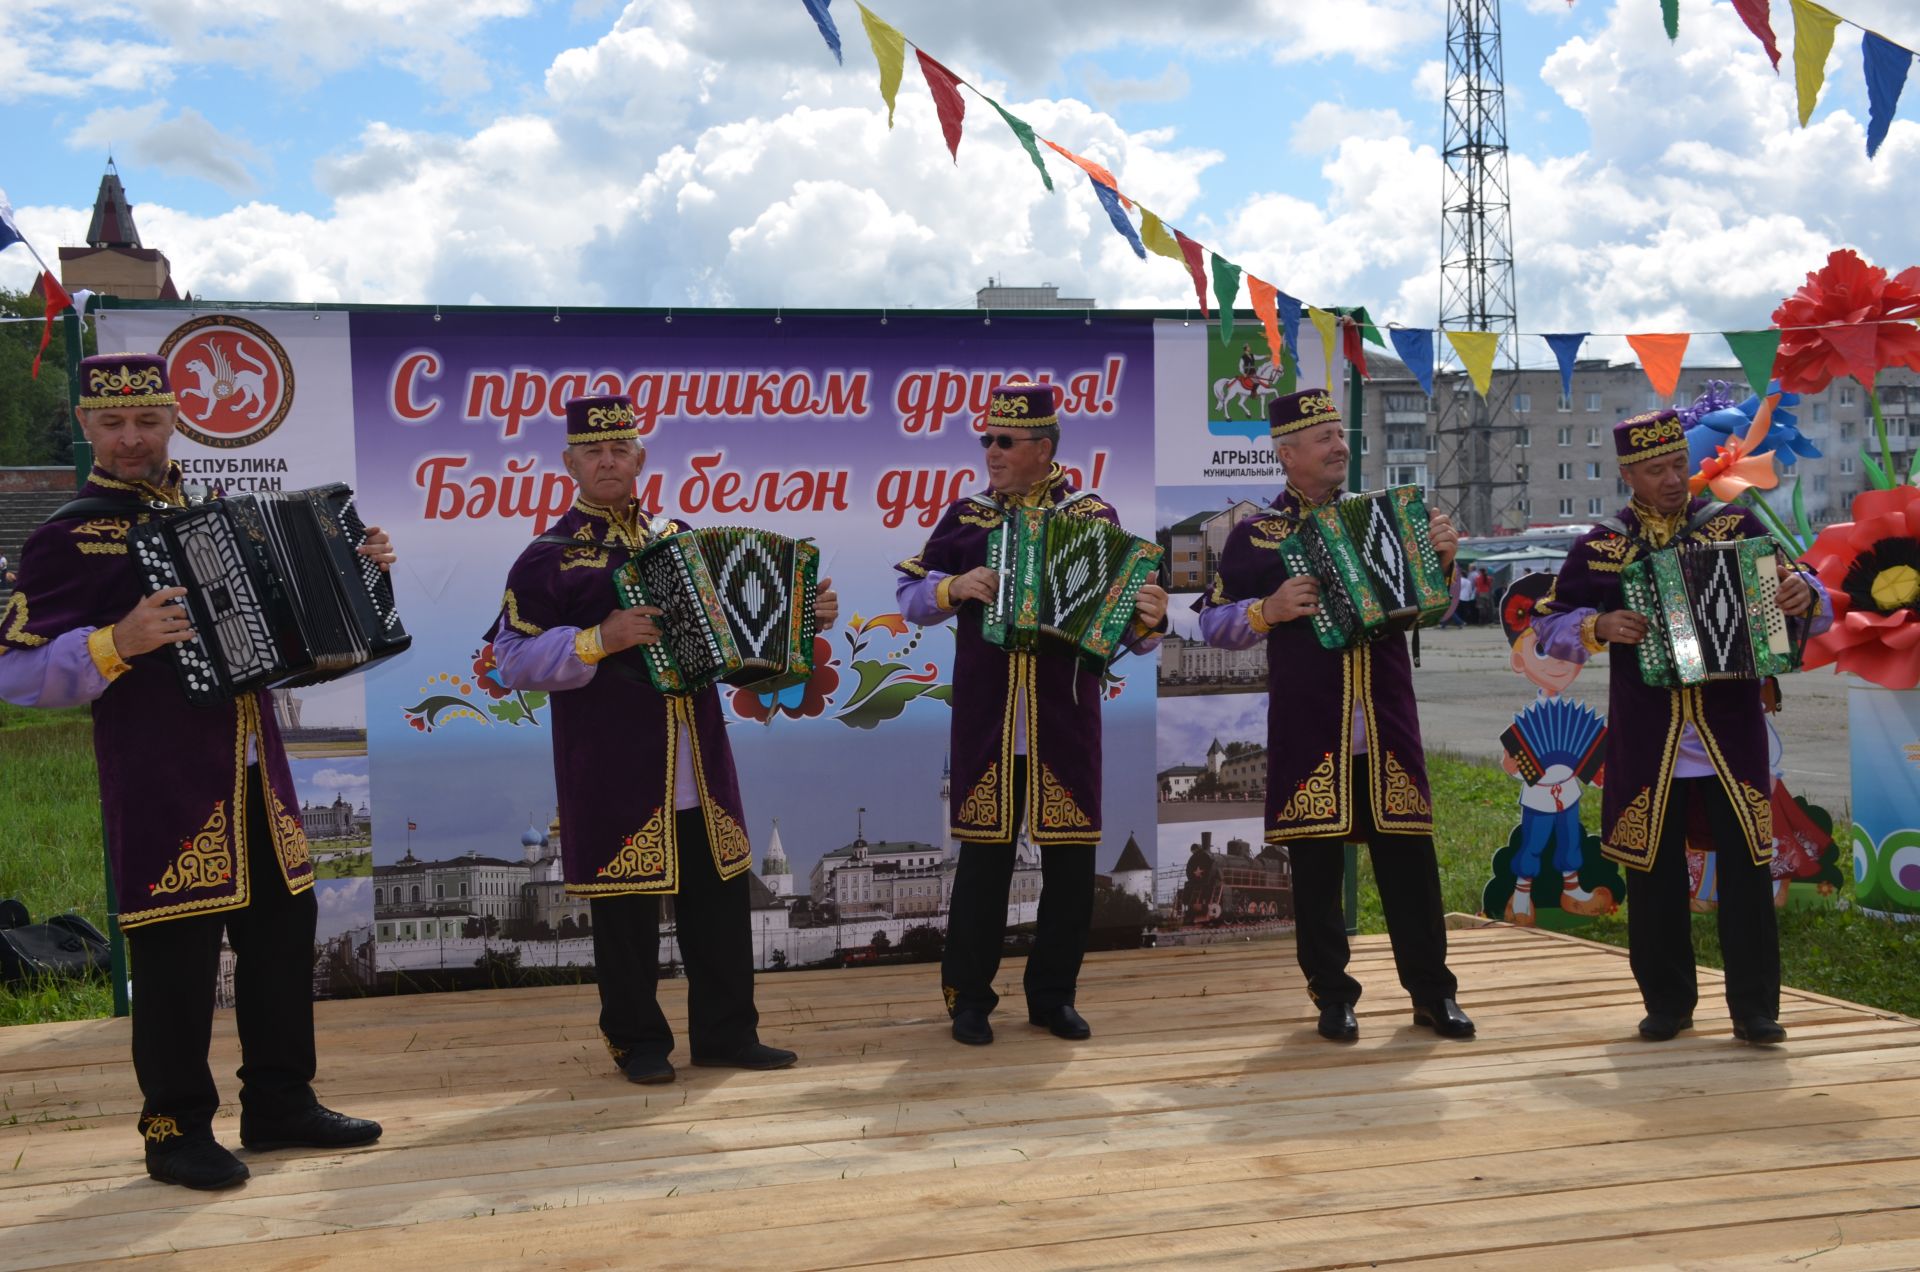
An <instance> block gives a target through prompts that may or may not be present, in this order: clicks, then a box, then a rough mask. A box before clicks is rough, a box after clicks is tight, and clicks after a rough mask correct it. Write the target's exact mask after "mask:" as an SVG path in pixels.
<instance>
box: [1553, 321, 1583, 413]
mask: <svg viewBox="0 0 1920 1272" xmlns="http://www.w3.org/2000/svg"><path fill="white" fill-rule="evenodd" d="M1544 339H1545V340H1546V342H1547V347H1548V348H1550V349H1552V350H1553V356H1554V360H1555V361H1557V362H1558V363H1559V364H1560V392H1561V393H1562V394H1564V395H1565V396H1567V397H1572V396H1573V360H1574V359H1575V358H1577V357H1579V356H1580V346H1581V345H1582V344H1584V343H1585V342H1586V339H1587V333H1586V332H1584V331H1568V332H1563V333H1561V334H1560V335H1557V336H1546V337H1544Z"/></svg>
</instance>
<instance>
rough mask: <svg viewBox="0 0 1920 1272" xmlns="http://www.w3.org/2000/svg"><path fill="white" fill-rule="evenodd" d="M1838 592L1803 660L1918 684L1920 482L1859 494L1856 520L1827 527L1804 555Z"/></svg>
mask: <svg viewBox="0 0 1920 1272" xmlns="http://www.w3.org/2000/svg"><path fill="white" fill-rule="evenodd" d="M1804 559H1805V560H1806V562H1807V564H1808V565H1811V566H1812V567H1813V568H1814V569H1815V570H1816V571H1818V573H1819V575H1820V581H1821V582H1822V583H1824V584H1826V586H1827V592H1828V593H1829V594H1830V595H1831V596H1832V597H1833V614H1834V621H1833V626H1832V627H1830V628H1829V629H1827V630H1826V631H1825V632H1823V633H1821V634H1820V635H1819V636H1816V637H1814V638H1813V639H1812V640H1811V641H1809V642H1808V643H1807V653H1806V660H1805V665H1806V666H1808V667H1824V666H1826V665H1827V664H1828V663H1835V664H1838V667H1839V670H1841V671H1850V672H1852V673H1854V674H1855V675H1857V676H1860V677H1861V678H1862V679H1865V680H1871V681H1872V682H1873V683H1874V684H1877V685H1885V686H1886V687H1887V688H1889V689H1911V688H1913V687H1914V686H1915V685H1916V684H1920V489H1917V488H1915V487H1913V486H1895V487H1894V488H1893V489H1892V490H1869V491H1865V492H1863V493H1862V494H1860V495H1857V496H1855V497H1854V501H1853V520H1852V521H1848V522H1842V523H1841V524H1839V525H1832V526H1828V527H1827V528H1826V529H1824V530H1822V531H1821V532H1820V537H1819V538H1817V539H1815V540H1814V541H1813V546H1812V547H1811V548H1809V549H1808V550H1807V555H1806V557H1805V558H1804Z"/></svg>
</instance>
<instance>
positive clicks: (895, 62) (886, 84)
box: [860, 4, 907, 128]
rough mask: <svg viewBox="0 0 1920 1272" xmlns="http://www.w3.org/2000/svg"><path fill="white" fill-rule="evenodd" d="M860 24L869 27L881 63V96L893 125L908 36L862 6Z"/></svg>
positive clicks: (868, 33) (905, 59)
mask: <svg viewBox="0 0 1920 1272" xmlns="http://www.w3.org/2000/svg"><path fill="white" fill-rule="evenodd" d="M860 25H861V26H864V27H865V28H866V29H867V42H868V43H869V44H871V45H873V59H874V61H876V62H878V63H880V96H881V97H883V98H885V99H886V102H887V127H889V128H891V127H893V99H894V98H895V97H898V96H899V95H900V71H901V68H902V67H904V66H905V65H906V61H907V37H906V36H904V35H902V34H900V33H899V32H898V31H896V30H894V29H893V28H892V27H890V26H888V25H887V24H886V23H884V22H882V21H881V20H880V19H879V18H876V17H874V16H873V13H872V11H871V10H869V9H868V8H867V6H866V5H864V4H863V5H861V6H860Z"/></svg>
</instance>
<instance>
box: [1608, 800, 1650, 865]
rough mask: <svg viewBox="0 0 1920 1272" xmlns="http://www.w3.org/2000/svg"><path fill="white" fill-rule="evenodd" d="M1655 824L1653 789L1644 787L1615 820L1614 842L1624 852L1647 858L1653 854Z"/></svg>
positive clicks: (1612, 837)
mask: <svg viewBox="0 0 1920 1272" xmlns="http://www.w3.org/2000/svg"><path fill="white" fill-rule="evenodd" d="M1652 823H1653V788H1652V787H1650V786H1643V787H1641V788H1640V793H1639V794H1638V795H1635V796H1634V797H1633V800H1632V802H1631V803H1629V804H1628V805H1627V806H1626V807H1625V808H1623V809H1621V810H1620V816H1619V817H1617V818H1615V819H1614V823H1613V834H1612V836H1610V838H1611V839H1612V841H1613V842H1614V843H1615V844H1616V845H1618V846H1619V847H1620V848H1621V849H1622V850H1624V851H1627V852H1631V853H1633V854H1634V855H1635V856H1637V857H1647V856H1649V855H1650V854H1651V853H1652V852H1653V844H1652V843H1651V842H1650V838H1651V836H1650V827H1651V826H1652Z"/></svg>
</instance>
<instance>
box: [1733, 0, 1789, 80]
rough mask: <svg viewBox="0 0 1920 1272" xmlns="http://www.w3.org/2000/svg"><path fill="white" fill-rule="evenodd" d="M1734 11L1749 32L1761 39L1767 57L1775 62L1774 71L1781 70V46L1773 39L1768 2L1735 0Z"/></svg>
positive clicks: (1761, 0)
mask: <svg viewBox="0 0 1920 1272" xmlns="http://www.w3.org/2000/svg"><path fill="white" fill-rule="evenodd" d="M1733 11H1734V12H1735V13H1737V14H1739V15H1740V20H1741V21H1742V22H1744V23H1746V24H1747V30H1749V31H1751V32H1753V33H1754V35H1755V36H1756V37H1758V38H1759V40H1760V43H1761V45H1763V46H1764V47H1765V48H1766V50H1767V57H1768V59H1769V60H1771V61H1772V62H1773V69H1774V70H1776V71H1777V70H1779V69H1780V46H1779V45H1778V44H1777V43H1775V42H1774V38H1773V16H1772V15H1771V14H1769V13H1768V12H1767V0H1733Z"/></svg>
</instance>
